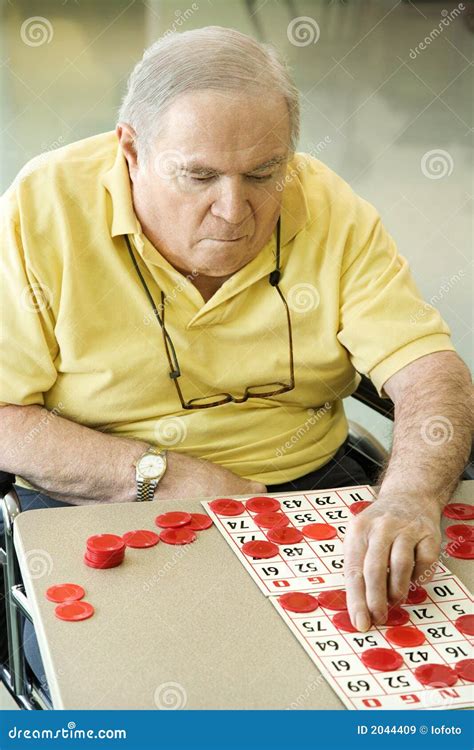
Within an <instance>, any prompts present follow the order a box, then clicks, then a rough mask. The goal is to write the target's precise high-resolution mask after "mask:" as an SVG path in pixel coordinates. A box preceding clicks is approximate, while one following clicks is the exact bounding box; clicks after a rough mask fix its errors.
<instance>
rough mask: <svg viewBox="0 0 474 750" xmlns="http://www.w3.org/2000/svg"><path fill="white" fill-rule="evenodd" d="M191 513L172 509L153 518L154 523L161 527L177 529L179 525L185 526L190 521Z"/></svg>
mask: <svg viewBox="0 0 474 750" xmlns="http://www.w3.org/2000/svg"><path fill="white" fill-rule="evenodd" d="M190 521H191V514H190V513H184V512H183V511H181V510H172V511H170V512H169V513H162V514H161V516H157V517H156V518H155V523H156V525H157V526H160V527H161V528H162V529H178V528H179V527H180V526H186V524H188V523H190Z"/></svg>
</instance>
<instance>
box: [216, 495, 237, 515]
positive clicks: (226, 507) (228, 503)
mask: <svg viewBox="0 0 474 750" xmlns="http://www.w3.org/2000/svg"><path fill="white" fill-rule="evenodd" d="M209 507H210V508H211V509H212V510H213V511H214V513H215V514H216V515H217V516H240V514H241V513H243V512H244V510H245V508H244V504H243V503H241V502H240V500H231V499H230V498H228V497H221V498H219V499H218V500H211V502H210V503H209Z"/></svg>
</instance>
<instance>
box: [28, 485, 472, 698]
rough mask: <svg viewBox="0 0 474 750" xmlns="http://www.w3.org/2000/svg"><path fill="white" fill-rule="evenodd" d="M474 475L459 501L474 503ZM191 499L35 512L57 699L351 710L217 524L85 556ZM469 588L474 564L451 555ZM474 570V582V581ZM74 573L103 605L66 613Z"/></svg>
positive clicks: (32, 556) (32, 538)
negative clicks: (95, 539) (72, 618)
mask: <svg viewBox="0 0 474 750" xmlns="http://www.w3.org/2000/svg"><path fill="white" fill-rule="evenodd" d="M473 492H474V482H463V484H462V485H461V486H460V487H459V488H458V490H457V491H456V493H455V497H456V498H460V499H465V500H471V499H472V496H473ZM172 509H174V510H176V509H180V510H187V511H190V512H202V507H201V506H200V504H199V502H198V501H197V500H195V501H189V502H179V503H176V502H171V501H169V502H160V503H159V504H158V502H156V501H155V502H152V503H126V504H116V505H100V504H98V505H89V506H81V507H79V506H78V507H73V508H56V509H45V510H33V511H26V512H25V513H22V514H20V516H19V517H18V518H17V520H16V522H15V535H14V536H15V546H16V550H17V554H18V557H19V562H20V568H21V572H22V576H23V579H24V583H25V589H26V594H27V596H28V599H29V600H30V602H31V607H32V611H33V618H34V624H35V628H36V632H37V635H38V641H39V645H40V650H41V655H42V658H43V661H44V665H45V670H46V676H47V678H48V683H49V686H50V690H51V695H52V700H53V705H54V707H55V708H58V709H60V708H65V709H156V708H173V707H186V708H189V709H206V708H217V709H225V708H231V709H285V708H301V709H323V708H326V709H342V708H344V706H343V704H342V703H341V701H340V700H339V698H338V697H337V696H336V695H335V693H333V691H332V690H331V688H330V687H329V685H327V683H326V682H325V681H324V680H320V679H318V677H319V672H318V670H317V668H316V667H315V666H314V665H313V663H312V662H311V660H310V659H309V657H308V656H307V655H306V653H305V652H304V650H303V648H302V647H301V646H300V644H299V643H298V642H297V640H296V639H295V638H294V636H293V635H292V634H291V632H290V631H289V629H288V628H287V626H286V624H285V623H284V621H283V619H281V618H280V617H279V615H278V613H277V612H276V610H275V609H274V608H273V607H272V605H271V603H270V602H269V601H267V599H266V597H265V596H264V595H263V594H262V592H261V591H260V590H259V589H258V588H257V586H256V584H255V583H254V582H253V580H252V579H251V577H250V576H249V574H248V573H247V572H246V570H245V569H244V567H243V566H242V565H241V563H240V562H239V560H238V559H237V557H236V556H235V554H234V553H233V552H232V550H231V549H230V547H229V545H228V544H227V543H226V541H225V540H224V538H223V537H222V536H221V534H220V533H219V531H218V530H217V529H216V528H211V529H209V530H208V531H203V532H200V533H199V535H198V539H197V541H196V542H195V543H194V544H190V545H186V546H181V547H177V546H170V545H167V544H163V543H160V544H158V545H157V546H156V547H153V548H150V549H144V550H141V549H127V552H126V559H125V561H124V562H123V563H122V565H120V566H119V567H117V568H112V569H110V570H93V569H90V568H88V567H86V565H85V564H84V563H83V560H82V558H83V553H84V549H85V544H86V539H87V537H88V536H91V535H92V534H97V533H104V532H110V533H117V534H123V533H125V532H126V531H130V530H132V529H137V528H148V529H156V526H155V524H154V519H155V517H156V515H157V514H158V513H159V512H165V511H168V510H172ZM448 567H449V568H450V569H451V570H452V572H453V573H455V574H456V575H458V576H459V577H460V578H461V579H462V580H463V581H464V583H465V584H466V585H468V586H470V583H471V581H472V562H469V561H463V560H455V559H452V558H450V560H449V563H448ZM470 579H471V581H470ZM62 582H73V583H78V584H80V585H81V586H83V587H84V588H85V590H86V596H85V599H86V600H87V601H89V602H90V603H91V604H93V606H94V607H95V614H94V616H93V617H92V618H90V619H88V620H84V621H82V622H63V621H61V620H59V619H57V618H56V617H55V615H54V607H55V605H54V604H53V603H52V602H49V601H48V600H47V599H46V598H45V591H46V589H47V588H48V586H51V585H52V584H56V583H62Z"/></svg>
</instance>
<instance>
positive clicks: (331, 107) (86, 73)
mask: <svg viewBox="0 0 474 750" xmlns="http://www.w3.org/2000/svg"><path fill="white" fill-rule="evenodd" d="M465 5H466V6H469V3H468V2H465ZM460 6H461V7H462V4H460ZM182 7H183V4H180V3H178V2H170V1H169V0H161V1H160V0H143V2H142V1H141V0H127V1H126V0H102V1H101V2H97V0H81V1H80V2H79V0H56V1H55V2H53V1H52V0H41V2H40V1H39V0H18V1H14V0H0V17H1V20H2V23H1V28H2V30H1V31H0V44H1V47H0V91H1V96H2V109H1V112H0V153H1V158H2V164H3V170H2V176H1V178H0V179H1V181H0V190H1V191H2V192H3V190H4V189H6V187H7V186H8V185H9V184H10V182H11V181H12V180H13V178H14V176H15V174H16V173H17V172H18V170H19V169H20V168H21V166H22V165H23V164H24V163H25V162H26V161H27V160H28V159H30V158H31V157H33V156H35V155H37V154H38V153H41V152H43V151H47V150H50V149H53V148H57V147H58V146H61V145H64V144H66V143H69V142H71V141H74V140H78V139H80V138H84V137H87V136H89V135H91V134H94V133H98V132H103V131H106V130H111V129H113V127H114V125H115V119H114V118H115V113H116V111H117V107H118V106H119V103H120V97H121V95H122V94H123V91H124V87H125V83H126V79H127V76H128V73H129V71H130V69H131V67H132V66H133V64H134V63H135V62H136V61H137V60H138V59H139V58H140V57H141V54H142V51H143V49H144V48H145V47H146V46H147V45H148V44H149V43H151V42H152V41H153V40H154V39H156V38H157V37H158V36H160V35H161V34H162V33H164V32H165V31H167V30H170V29H171V30H178V31H179V30H184V29H188V28H195V27H201V26H206V25H210V24H218V25H222V26H232V27H235V28H237V29H239V30H241V31H244V32H246V33H249V34H252V35H254V36H256V37H257V38H259V39H261V40H262V41H268V42H272V43H274V44H275V45H276V46H277V47H278V48H279V49H280V51H281V52H282V53H283V55H284V57H285V58H286V59H287V61H288V62H289V64H290V66H291V67H292V69H293V74H294V77H295V80H296V83H297V85H298V87H299V89H300V91H301V94H302V109H303V113H302V119H303V128H302V137H301V141H300V145H299V150H300V151H308V152H311V153H313V154H314V155H315V156H317V158H319V159H321V160H323V161H324V162H326V163H327V164H328V165H329V166H330V167H331V168H332V169H334V170H335V171H336V172H338V173H339V174H340V175H342V176H343V177H344V178H345V179H346V180H348V181H349V182H350V183H351V185H352V186H353V188H354V189H355V190H356V192H358V193H359V194H360V195H362V196H363V197H364V198H366V199H367V200H368V201H370V202H371V203H373V204H375V205H376V207H377V208H378V210H379V212H380V214H381V216H382V219H383V221H384V223H385V225H386V227H387V228H388V230H389V231H390V233H391V234H392V236H393V237H394V239H395V241H396V242H397V244H398V247H399V250H400V252H401V253H402V255H404V256H406V257H407V258H408V260H409V262H410V264H411V267H412V270H413V273H414V275H415V278H416V280H417V282H418V285H419V287H420V289H421V291H422V293H423V294H424V296H425V299H427V300H429V301H431V302H432V303H433V304H434V305H436V306H437V307H438V308H439V310H440V311H441V313H442V315H443V317H444V318H445V320H446V321H447V322H448V324H449V326H450V328H451V330H452V334H453V340H454V343H455V345H456V347H457V349H458V352H459V353H460V355H461V356H462V357H463V358H464V359H465V360H466V361H467V362H468V363H472V327H473V326H472V311H471V303H470V291H471V289H472V250H471V246H472V224H471V215H472V210H473V206H472V192H473V189H472V151H471V150H470V149H471V148H472V133H473V130H472V109H471V106H470V101H471V98H470V91H471V89H470V83H471V84H472V74H471V72H470V64H471V63H470V60H471V59H472V41H473V33H472V31H471V30H470V28H471V29H472V28H473V26H474V21H473V16H472V3H471V4H470V7H471V16H470V23H469V18H468V17H467V15H466V14H462V13H461V12H460V10H459V6H458V5H456V4H455V3H451V2H424V1H423V0H419V1H418V2H410V1H408V2H402V0H379V1H375V0H319V2H316V1H311V0H287V2H285V1H284V0H247V2H243V1H242V2H238V1H237V0H203V1H202V2H199V3H192V4H191V3H190V4H189V7H187V8H186V10H180V8H182ZM35 16H40V17H41V18H40V20H39V22H37V26H36V28H34V19H33V17H35ZM302 17H305V18H302ZM32 19H33V21H32ZM294 19H298V20H297V21H294ZM38 24H39V25H38ZM290 24H291V25H290ZM292 30H293V31H292ZM292 33H293V37H292ZM347 411H348V414H349V417H350V418H352V419H356V420H357V421H359V422H361V423H362V424H363V425H364V426H365V427H366V428H367V429H369V430H370V431H371V432H373V433H374V434H375V435H376V436H377V437H378V438H379V440H380V441H381V442H382V443H383V444H384V445H386V446H388V445H389V443H390V425H389V424H387V423H386V422H385V420H384V419H383V418H382V417H378V416H377V415H374V413H373V412H370V413H368V411H367V410H366V409H365V408H364V407H361V406H359V405H358V404H355V403H354V402H353V401H352V400H350V402H349V403H348V404H347ZM9 707H13V705H12V701H11V700H10V699H9V697H8V696H7V695H6V693H5V691H4V690H2V689H0V708H2V709H5V708H9Z"/></svg>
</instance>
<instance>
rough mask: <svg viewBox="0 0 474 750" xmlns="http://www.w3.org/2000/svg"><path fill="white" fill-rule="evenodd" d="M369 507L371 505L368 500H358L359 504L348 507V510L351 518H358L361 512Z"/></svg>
mask: <svg viewBox="0 0 474 750" xmlns="http://www.w3.org/2000/svg"><path fill="white" fill-rule="evenodd" d="M369 505H372V503H371V502H370V500H359V502H357V503H352V505H349V510H350V512H351V513H352V515H353V516H358V515H359V513H362V511H363V510H365V509H366V508H368V507H369Z"/></svg>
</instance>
